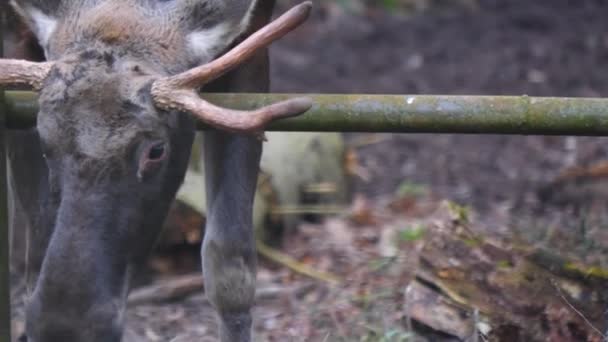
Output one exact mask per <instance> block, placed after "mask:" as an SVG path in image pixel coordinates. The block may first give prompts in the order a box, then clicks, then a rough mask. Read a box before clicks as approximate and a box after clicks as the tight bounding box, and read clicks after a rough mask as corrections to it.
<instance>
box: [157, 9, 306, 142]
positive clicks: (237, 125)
mask: <svg viewBox="0 0 608 342" xmlns="http://www.w3.org/2000/svg"><path fill="white" fill-rule="evenodd" d="M311 8H312V2H310V1H306V2H304V3H302V4H300V5H298V6H295V7H294V8H292V9H291V10H289V11H288V12H286V13H285V14H283V15H282V16H281V17H279V18H278V19H276V20H275V21H273V22H272V23H270V24H268V25H267V26H265V27H264V28H262V29H260V30H259V31H257V32H256V33H254V34H252V35H251V36H249V37H248V38H247V39H245V40H244V41H243V42H242V43H240V44H238V45H237V46H236V47H234V48H233V49H232V50H230V51H228V52H227V53H226V54H224V55H223V56H221V57H219V58H217V59H215V60H213V61H211V62H209V63H207V64H204V65H201V66H199V67H196V68H193V69H190V70H188V71H186V72H184V73H181V74H178V75H175V76H170V77H165V78H161V79H158V80H156V81H155V82H154V84H153V85H152V90H151V91H152V97H153V98H154V102H155V103H156V105H157V106H158V107H159V108H161V109H164V110H174V109H175V110H180V111H184V112H189V113H191V114H193V115H195V116H197V117H198V118H200V119H201V120H202V121H204V122H206V123H208V124H210V125H212V126H214V127H216V128H220V129H224V130H228V131H235V132H258V131H259V130H261V129H262V128H263V126H264V125H266V124H267V123H268V122H270V121H273V120H275V119H279V118H286V117H291V116H296V115H299V114H302V113H304V112H306V111H307V110H308V109H310V107H311V106H312V100H310V99H309V98H296V99H291V100H287V101H284V102H280V103H276V104H273V105H271V106H268V107H263V108H260V109H258V110H255V111H238V110H231V109H226V108H221V107H218V106H215V105H213V104H211V103H209V102H207V101H205V100H203V99H201V98H200V96H199V95H198V93H197V90H198V88H199V87H201V86H202V85H204V84H206V83H209V82H211V81H213V80H214V79H217V78H218V77H220V76H222V75H224V74H225V73H227V72H228V71H230V70H232V69H234V68H235V67H237V66H238V65H239V64H241V63H243V62H244V61H246V60H247V59H249V58H251V57H252V56H253V55H254V54H255V53H256V52H257V51H258V50H259V49H262V48H264V47H266V46H268V45H270V44H271V43H272V42H274V41H275V40H277V39H280V38H281V37H283V36H285V35H286V34H287V33H289V32H290V31H293V30H294V29H295V28H297V27H298V26H300V24H302V23H303V22H304V21H306V19H307V18H308V16H309V14H310V10H311Z"/></svg>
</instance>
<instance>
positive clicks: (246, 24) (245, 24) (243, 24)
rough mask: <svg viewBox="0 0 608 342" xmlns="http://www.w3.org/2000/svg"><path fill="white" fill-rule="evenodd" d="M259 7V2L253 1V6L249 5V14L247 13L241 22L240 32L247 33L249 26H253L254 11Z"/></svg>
mask: <svg viewBox="0 0 608 342" xmlns="http://www.w3.org/2000/svg"><path fill="white" fill-rule="evenodd" d="M257 5H258V0H252V1H251V4H250V5H249V9H247V13H245V16H244V17H243V20H241V24H240V32H245V31H246V30H247V29H248V28H249V25H251V18H252V17H253V10H254V9H255V8H256V7H257ZM240 32H239V33H240Z"/></svg>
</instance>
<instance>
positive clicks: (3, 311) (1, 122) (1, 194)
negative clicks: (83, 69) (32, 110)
mask: <svg viewBox="0 0 608 342" xmlns="http://www.w3.org/2000/svg"><path fill="white" fill-rule="evenodd" d="M4 6H5V4H4V2H3V3H1V4H0V56H3V46H2V42H3V40H2V28H3V27H4ZM2 95H3V94H0V342H10V340H11V299H10V293H11V291H10V288H11V285H10V260H9V250H10V248H9V247H10V246H9V236H10V234H9V231H8V229H9V225H8V207H7V201H8V187H7V179H6V173H7V170H6V129H5V128H6V123H5V120H6V115H7V111H6V110H3V107H4V106H3V104H4V98H3V96H2Z"/></svg>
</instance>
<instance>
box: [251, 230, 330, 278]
mask: <svg viewBox="0 0 608 342" xmlns="http://www.w3.org/2000/svg"><path fill="white" fill-rule="evenodd" d="M256 246H257V248H258V253H260V254H261V255H263V256H264V257H266V258H268V259H270V260H272V261H274V262H276V263H278V264H279V265H282V266H284V267H287V268H289V269H290V270H292V271H294V272H296V273H299V274H302V275H305V276H307V277H311V278H313V279H317V280H321V281H324V282H327V283H332V284H339V283H340V279H339V278H338V277H337V276H335V275H333V274H331V273H327V272H321V271H317V270H314V269H312V268H310V267H309V266H307V265H305V264H303V263H301V262H299V261H297V260H295V259H294V258H292V257H290V256H289V255H287V254H284V253H281V252H279V251H278V250H275V249H273V248H271V247H269V246H267V245H266V244H265V243H263V242H262V241H260V240H258V241H257V242H256Z"/></svg>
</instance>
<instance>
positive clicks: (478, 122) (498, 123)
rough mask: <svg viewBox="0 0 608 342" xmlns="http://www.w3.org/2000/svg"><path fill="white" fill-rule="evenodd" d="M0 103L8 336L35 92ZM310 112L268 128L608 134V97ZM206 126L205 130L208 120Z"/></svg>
mask: <svg viewBox="0 0 608 342" xmlns="http://www.w3.org/2000/svg"><path fill="white" fill-rule="evenodd" d="M2 95H4V96H3V97H4V102H3V103H2V102H0V144H1V145H0V192H2V193H4V195H3V196H1V198H0V342H8V341H10V311H9V310H10V298H9V279H8V276H9V260H8V215H7V210H6V200H7V187H6V171H7V170H6V143H5V134H4V133H5V129H26V128H31V127H33V126H34V124H35V121H36V114H37V112H38V105H37V97H36V94H35V93H32V92H22V91H11V92H5V93H4V94H0V99H1V98H2ZM293 96H294V94H204V95H203V97H204V98H206V99H207V100H209V101H211V102H213V103H216V104H219V105H222V106H226V107H232V108H235V109H253V108H257V107H260V106H263V105H268V104H270V103H274V102H277V101H279V100H284V99H287V98H290V97H293ZM307 96H309V97H311V98H312V99H313V101H314V103H315V105H314V106H313V108H312V109H311V110H310V111H309V112H308V113H306V114H304V115H302V116H299V117H296V118H290V119H285V120H282V121H279V122H274V123H272V124H271V125H270V126H269V127H268V130H269V131H319V132H387V133H388V132H393V133H479V134H522V135H584V136H608V98H606V99H604V98H549V97H529V96H432V95H339V94H335V95H313V94H311V95H307ZM199 128H200V129H207V128H208V127H205V126H204V125H201V126H200V127H199Z"/></svg>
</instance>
